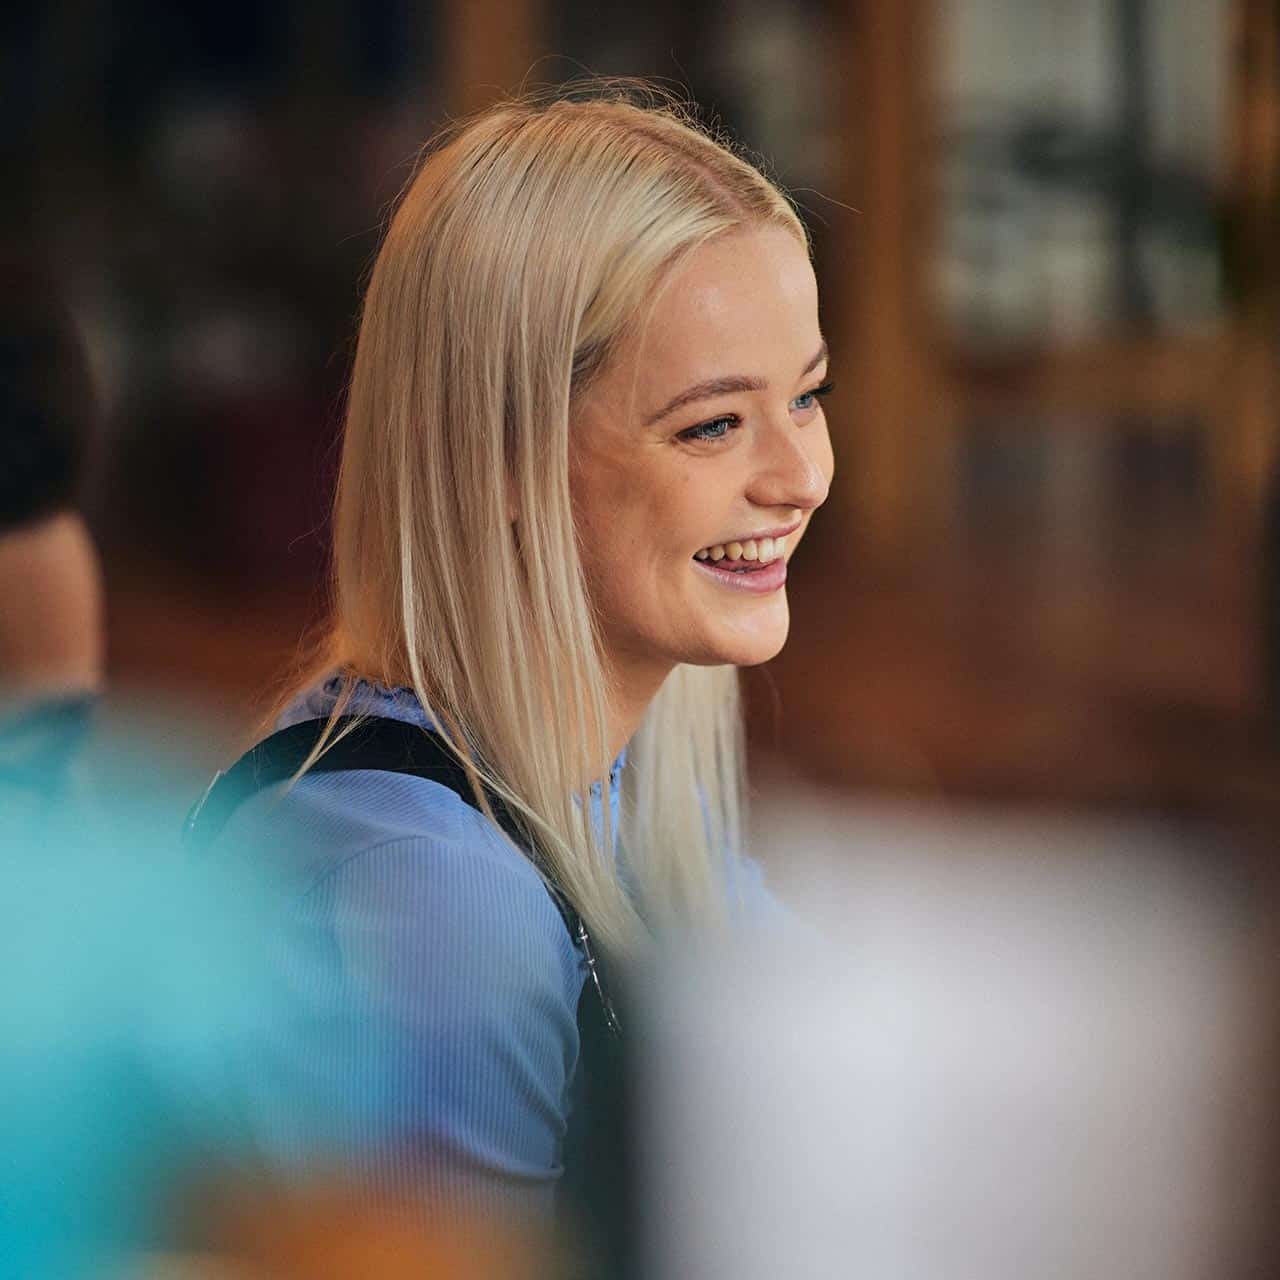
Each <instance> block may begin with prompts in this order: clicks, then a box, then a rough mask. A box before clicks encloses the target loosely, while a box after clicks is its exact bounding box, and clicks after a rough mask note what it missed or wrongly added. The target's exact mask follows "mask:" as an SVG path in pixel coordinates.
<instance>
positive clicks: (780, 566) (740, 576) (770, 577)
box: [693, 556, 787, 595]
mask: <svg viewBox="0 0 1280 1280" xmlns="http://www.w3.org/2000/svg"><path fill="white" fill-rule="evenodd" d="M693 567H694V569H695V570H696V571H697V572H698V573H702V574H705V575H706V576H707V577H708V578H710V579H711V580H712V581H713V582H716V583H717V584H719V585H720V586H723V587H725V588H728V589H729V590H734V591H746V592H748V593H750V594H753V595H768V594H770V593H771V592H774V591H777V590H778V589H779V588H780V587H782V586H783V585H784V584H785V583H786V581H787V562H786V560H784V559H783V558H782V557H781V556H779V557H778V559H776V560H771V561H770V562H769V563H768V564H759V563H758V562H757V563H751V562H746V563H745V564H743V565H742V566H734V567H732V568H730V567H728V566H727V565H726V564H724V563H723V562H721V563H716V562H715V561H710V560H695V561H694V562H693Z"/></svg>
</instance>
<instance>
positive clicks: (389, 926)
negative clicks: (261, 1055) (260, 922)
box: [276, 815, 582, 1216]
mask: <svg viewBox="0 0 1280 1280" xmlns="http://www.w3.org/2000/svg"><path fill="white" fill-rule="evenodd" d="M477 820H478V815H477ZM499 844H500V842H499V841H498V840H497V839H496V838H493V839H491V840H490V841H489V843H486V842H485V841H481V842H480V843H479V845H478V846H477V844H475V843H473V842H472V841H470V840H459V841H454V840H437V839H432V838H426V837H422V838H419V837H409V838H402V839H396V840H392V841H390V842H387V843H384V844H381V845H378V846H376V847H373V848H369V849H366V850H363V851H360V852H357V853H355V854H353V855H351V856H349V857H347V858H346V859H345V860H344V861H342V862H341V863H340V864H339V865H337V866H336V867H334V868H333V869H331V870H330V871H329V872H327V873H326V874H325V875H324V876H323V877H322V878H321V879H320V880H319V881H318V882H317V883H315V884H314V885H313V886H312V887H311V888H310V889H309V890H308V892H307V893H306V894H305V896H304V897H303V898H302V899H301V901H300V904H299V905H298V908H297V911H296V917H297V918H296V921H295V924H296V928H293V929H291V931H290V936H289V944H288V945H289V950H290V957H289V967H290V969H291V971H292V972H293V974H294V977H295V988H296V990H297V992H298V1003H297V1007H298V1009H299V1010H305V1009H311V1010H320V1011H322V1017H321V1024H322V1025H317V1024H316V1023H315V1021H314V1020H313V1019H310V1018H309V1017H307V1016H306V1015H305V1014H304V1015H302V1016H300V1017H299V1018H298V1020H297V1021H296V1023H295V1026H294V1029H293V1031H292V1032H288V1033H286V1035H285V1036H284V1037H283V1039H282V1041H281V1042H280V1043H279V1044H278V1045H277V1046H276V1054H277V1055H278V1058H279V1060H280V1065H281V1066H282V1068H283V1074H284V1077H285V1078H289V1077H292V1078H293V1079H295V1080H301V1079H307V1080H309V1081H311V1085H309V1086H308V1088H307V1089H305V1090H303V1092H304V1093H306V1094H308V1095H310V1096H312V1097H317V1096H324V1097H326V1098H328V1099H329V1100H330V1101H331V1105H332V1106H333V1107H334V1108H335V1109H336V1116H337V1119H338V1121H339V1123H338V1125H337V1126H336V1127H335V1130H334V1135H333V1136H334V1139H335V1141H336V1143H337V1145H338V1147H339V1150H338V1152H337V1154H338V1155H339V1156H340V1158H341V1159H342V1160H343V1162H344V1163H345V1164H346V1165H347V1166H348V1167H349V1168H350V1169H351V1170H352V1171H353V1172H354V1173H355V1174H356V1175H357V1176H358V1177H359V1179H360V1181H361V1182H362V1183H365V1184H366V1185H368V1186H369V1187H370V1188H371V1189H372V1190H374V1191H375V1192H378V1193H385V1194H389V1195H394V1196H413V1195H420V1194H426V1195H427V1196H428V1197H429V1198H430V1200H431V1202H432V1203H433V1204H434V1205H437V1206H439V1205H448V1204H450V1203H458V1204H460V1205H461V1207H463V1208H464V1209H467V1210H472V1211H479V1212H483V1213H488V1214H492V1213H495V1212H498V1213H506V1212H514V1213H518V1214H520V1213H531V1214H533V1215H535V1216H544V1215H545V1214H546V1213H548V1212H549V1210H550V1209H551V1207H552V1204H553V1197H554V1189H555V1185H556V1183H557V1180H558V1178H559V1175H560V1172H561V1164H560V1158H561V1146H562V1142H563V1138H564V1133H565V1127H566V1120H567V1111H568V1092H569V1085H570V1082H571V1080H572V1077H573V1072H574V1069H575V1067H576V1063H577V1055H578V1032H577V1019H576V1005H577V997H578V993H579V992H580V990H581V983H582V980H581V975H580V972H579V963H578V960H577V955H576V952H575V951H574V949H573V946H572V943H571V941H570V939H569V935H568V932H567V930H566V929H565V926H564V923H563V921H562V919H561V917H560V915H559V912H558V911H557V909H556V907H555V905H554V903H553V902H552V900H551V898H550V895H549V894H548V893H547V891H546V889H545V887H544V886H543V884H542V882H541V880H540V879H539V878H538V877H537V874H536V872H534V870H533V868H532V867H529V866H526V865H524V864H522V863H521V862H520V861H519V860H518V855H516V854H515V853H514V852H513V851H511V850H509V849H506V848H505V846H503V847H502V848H499ZM338 1011H340V1012H338ZM317 1082H319V1083H317ZM287 1095H288V1090H287V1089H284V1090H280V1091H278V1092H277V1097H280V1098H283V1099H284V1100H285V1104H286V1105H285V1110H286V1112H287V1109H288V1107H287ZM286 1128H287V1125H286Z"/></svg>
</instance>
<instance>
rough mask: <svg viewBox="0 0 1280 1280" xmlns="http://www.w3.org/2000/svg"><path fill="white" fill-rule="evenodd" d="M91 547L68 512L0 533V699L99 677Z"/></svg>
mask: <svg viewBox="0 0 1280 1280" xmlns="http://www.w3.org/2000/svg"><path fill="white" fill-rule="evenodd" d="M103 649H104V643H103V619H102V582H101V570H100V568H99V565H98V556H97V552H96V551H95V550H94V546H93V541H92V539H91V538H90V536H89V531H88V529H87V528H86V527H85V524H84V521H83V520H82V519H81V517H80V516H79V515H76V514H75V513H73V512H62V513H60V514H58V515H54V516H50V517H49V518H47V519H45V520H42V521H40V522H39V523H38V524H34V525H29V526H26V527H24V528H21V529H15V530H11V531H9V532H7V533H5V534H4V535H0V704H4V705H5V706H9V705H10V704H14V703H22V702H25V701H27V700H35V699H39V698H46V697H54V696H59V695H64V694H74V693H87V692H92V691H93V690H95V689H97V688H98V687H99V685H100V684H101V683H102V669H103V658H104V653H103Z"/></svg>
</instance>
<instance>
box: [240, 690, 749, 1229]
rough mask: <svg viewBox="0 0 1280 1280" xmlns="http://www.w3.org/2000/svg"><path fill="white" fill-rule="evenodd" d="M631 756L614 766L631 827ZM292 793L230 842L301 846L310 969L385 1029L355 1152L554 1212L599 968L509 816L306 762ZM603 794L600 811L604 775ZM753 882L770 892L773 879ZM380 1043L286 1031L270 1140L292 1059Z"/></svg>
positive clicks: (243, 824)
mask: <svg viewBox="0 0 1280 1280" xmlns="http://www.w3.org/2000/svg"><path fill="white" fill-rule="evenodd" d="M339 689H340V684H339V682H338V680H337V679H336V678H335V679H331V680H329V681H326V682H324V683H323V684H321V685H319V686H317V687H315V688H313V689H312V690H310V691H308V692H307V693H305V694H303V695H301V696H300V697H299V698H298V699H297V700H295V702H294V704H293V705H292V706H291V707H290V708H289V710H288V711H287V712H286V714H285V715H284V716H283V717H282V718H281V720H280V727H281V728H284V727H287V726H288V725H290V724H293V723H296V722H298V721H301V720H307V719H314V718H318V717H323V716H326V715H328V714H329V712H330V710H331V709H332V707H333V705H334V700H335V698H336V696H337V694H338V692H339ZM349 710H350V711H351V712H356V713H362V714H363V713H368V714H373V715H379V716H387V717H391V718H394V719H399V720H405V721H408V722H410V723H417V724H422V725H424V726H427V725H428V723H429V722H428V721H427V719H426V716H425V713H424V712H423V710H422V707H421V705H420V704H419V703H418V701H417V699H416V698H415V697H414V695H413V693H412V692H411V691H410V690H405V689H397V690H388V689H384V688H382V687H380V686H375V685H372V684H368V683H363V682H362V683H360V684H359V685H357V688H356V693H355V696H354V698H353V701H352V702H351V703H350V704H349ZM625 755H626V753H625V751H624V752H623V753H622V754H621V755H620V756H619V757H618V759H617V760H616V761H615V762H614V765H613V767H612V769H611V771H610V775H609V786H610V794H611V805H612V810H611V811H612V814H613V822H614V832H615V835H616V832H617V815H618V807H619V801H620V790H621V772H622V769H623V767H624V764H625ZM281 793H282V788H279V787H277V788H273V789H272V790H271V791H269V792H264V793H260V794H259V795H257V796H255V797H254V798H252V799H250V800H248V801H246V802H245V803H244V804H243V805H242V806H241V807H240V809H239V810H238V811H237V813H236V814H235V815H234V816H233V817H232V819H231V821H230V822H229V823H228V826H227V827H226V829H225V831H224V833H223V835H222V836H221V837H220V839H219V845H225V844H226V843H228V842H230V841H238V840H244V839H246V838H248V839H251V840H252V841H253V842H254V843H255V844H258V845H261V844H263V843H264V842H265V843H266V844H267V845H268V846H269V847H273V848H280V849H288V850H290V851H291V852H290V853H289V854H288V855H286V856H287V857H288V859H289V870H288V872H287V874H289V875H290V876H291V877H293V878H294V880H295V884H296V896H295V901H296V903H297V912H298V913H299V918H300V920H301V922H302V923H303V924H304V925H305V928H306V931H307V934H308V936H309V938H310V942H309V949H308V952H307V956H308V958H306V959H304V960H302V962H301V963H300V964H299V965H298V966H297V968H298V970H299V973H300V974H303V975H305V980H306V981H308V982H311V983H313V984H314V985H316V986H317V988H325V989H330V988H331V986H332V984H334V983H338V984H341V985H342V987H343V989H344V991H345V993H346V998H347V999H348V1000H350V1001H351V1002H352V1003H351V1005H350V1007H351V1008H353V1009H355V1010H358V1011H360V1012H359V1013H358V1015H357V1016H358V1019H359V1020H361V1021H363V1020H364V1019H366V1018H367V1019H372V1020H375V1021H376V1023H377V1030H376V1032H375V1034H374V1036H373V1039H374V1040H376V1042H377V1045H378V1048H377V1052H378V1053H385V1054H388V1055H389V1057H390V1063H389V1072H388V1077H387V1078H388V1081H389V1089H388V1090H387V1092H386V1093H385V1095H384V1097H383V1099H382V1105H381V1108H380V1111H379V1114H378V1116H377V1118H376V1120H373V1119H370V1116H369V1112H368V1110H367V1108H366V1109H365V1110H364V1111H362V1112H361V1115H362V1116H363V1118H362V1119H360V1120H358V1121H353V1122H352V1123H353V1127H362V1126H367V1125H370V1124H371V1125H373V1126H374V1127H373V1128H372V1129H369V1128H367V1127H365V1128H363V1131H361V1132H358V1133H352V1134H350V1135H349V1136H350V1139H351V1140H350V1142H349V1143H348V1144H347V1146H346V1149H345V1150H344V1151H343V1152H342V1153H341V1154H342V1155H343V1157H344V1159H347V1160H350V1161H353V1162H354V1165H355V1167H356V1170H357V1172H358V1173H359V1174H360V1176H362V1177H367V1178H368V1180H369V1181H370V1182H371V1183H372V1184H373V1185H375V1186H377V1187H378V1189H380V1190H386V1191H391V1192H396V1191H399V1192H409V1191H410V1190H411V1188H412V1187H414V1186H417V1187H421V1186H422V1185H423V1180H424V1177H425V1179H426V1180H427V1188H428V1190H429V1191H431V1190H435V1191H436V1192H437V1193H438V1194H439V1195H440V1196H442V1197H445V1198H449V1197H455V1196H456V1195H457V1194H458V1192H459V1190H460V1189H461V1190H462V1192H463V1194H464V1195H465V1196H466V1198H467V1200H468V1202H469V1204H470V1207H473V1208H475V1207H478V1208H481V1209H489V1210H510V1209H516V1210H527V1211H531V1212H532V1213H534V1214H535V1215H536V1216H543V1215H545V1214H546V1213H547V1211H549V1210H550V1209H551V1207H552V1203H553V1194H554V1189H555V1185H556V1182H557V1179H558V1178H559V1176H560V1174H561V1149H562V1142H563V1139H564V1135H565V1131H566V1127H567V1120H568V1111H569V1093H570V1086H571V1084H572V1082H573V1077H574V1071H575V1068H576V1065H577V1060H578V1050H579V1045H578V1028H577V1007H578V1001H579V997H580V996H581V994H582V989H583V983H584V980H585V977H586V969H585V965H584V963H583V960H582V956H581V953H580V952H579V951H578V950H577V949H576V948H575V947H574V945H573V942H572V940H571V939H570V937H569V933H568V930H567V929H566V927H565V924H564V920H563V919H562V917H561V915H560V913H559V911H558V910H557V908H556V905H555V903H554V902H553V901H552V898H551V896H550V894H549V893H548V892H547V889H546V886H545V885H544V884H543V882H542V880H541V879H540V877H539V876H538V874H537V872H536V871H535V870H534V868H533V866H532V865H531V863H530V862H529V860H528V858H527V857H526V856H525V855H524V854H523V853H522V852H521V851H520V850H518V849H517V848H515V847H514V846H513V845H512V844H511V843H510V842H509V841H508V840H507V839H506V838H505V837H504V836H503V835H502V833H501V832H500V831H499V829H498V828H497V827H496V826H495V825H494V824H493V823H491V822H490V821H489V820H488V819H487V818H485V817H484V816H483V815H482V814H480V813H479V812H478V811H477V810H476V809H474V808H473V807H472V806H471V805H469V804H467V803H466V802H465V801H463V800H462V799H461V798H460V797H459V796H458V795H456V794H455V793H454V792H453V791H451V790H449V789H448V788H446V787H444V786H442V785H440V784H437V783H434V782H430V781H428V780H426V779H423V778H417V777H411V776H407V775H402V774H393V773H386V772H377V771H372V770H368V771H366V770H352V771H347V772H339V773H328V774H314V775H306V776H304V777H303V778H302V780H301V781H300V782H299V783H298V784H297V785H296V786H294V787H293V788H292V789H291V790H288V791H287V792H284V793H283V794H281ZM591 803H592V806H593V808H594V809H595V811H596V812H597V814H599V813H600V811H601V809H602V797H601V795H600V791H599V786H598V785H597V787H596V788H595V790H594V792H593V794H592V796H591ZM597 824H599V818H598V819H597ZM597 829H599V826H598V825H597ZM748 876H749V877H750V872H749V873H748ZM755 891H756V893H757V895H758V896H760V897H762V898H763V897H766V896H767V895H765V894H764V891H763V889H762V887H761V886H760V885H759V883H758V881H757V883H756V889H755ZM317 966H318V967H317ZM322 973H323V976H321V974H322ZM331 1004H332V1002H330V1006H331ZM366 1030H367V1028H366ZM363 1037H364V1032H359V1033H357V1034H356V1036H355V1037H354V1039H352V1038H346V1037H334V1038H333V1039H332V1040H329V1041H326V1039H325V1035H324V1032H323V1029H320V1028H315V1027H309V1028H306V1029H305V1035H304V1037H303V1039H301V1040H300V1041H299V1042H298V1043H297V1044H296V1045H295V1046H294V1048H293V1049H292V1050H291V1049H290V1047H289V1045H288V1044H287V1043H283V1042H282V1043H281V1045H280V1046H279V1049H280V1054H281V1056H280V1060H279V1062H278V1063H277V1070H276V1071H275V1072H274V1073H273V1081H274V1087H275V1090H276V1092H275V1093H274V1095H270V1096H269V1095H268V1094H264V1096H263V1097H262V1098H261V1099H260V1102H261V1104H262V1107H263V1134H264V1137H265V1138H266V1141H267V1143H268V1146H269V1147H270V1148H273V1149H275V1150H276V1151H283V1152H285V1153H287V1152H288V1150H289V1148H290V1136H289V1135H290V1125H291V1120H290V1117H289V1115H288V1109H289V1101H290V1098H291V1097H292V1096H293V1090H292V1088H291V1086H290V1084H289V1076H290V1070H291V1068H290V1058H291V1055H293V1054H296V1055H298V1057H299V1061H297V1062H295V1064H294V1066H293V1068H292V1069H293V1070H298V1069H302V1070H305V1071H312V1070H325V1069H326V1068H325V1061H326V1059H327V1060H328V1064H329V1069H330V1071H331V1074H332V1075H335V1076H338V1077H342V1078H346V1079H348V1080H349V1081H350V1082H351V1086H352V1087H353V1088H362V1087H364V1085H365V1083H366V1082H367V1080H368V1079H369V1078H370V1076H369V1072H370V1071H371V1070H372V1069H373V1068H372V1065H371V1056H370V1055H371V1054H372V1053H373V1052H374V1050H372V1049H370V1048H369V1047H368V1045H365V1044H364V1043H363ZM286 1038H287V1037H286ZM344 1055H345V1057H344ZM339 1058H343V1060H342V1061H339V1060H338V1059H339ZM362 1072H363V1073H364V1074H361V1073H362ZM353 1101H362V1100H356V1099H353ZM363 1102H364V1103H367V1099H365V1100H363ZM354 1114H356V1113H355V1112H354V1111H353V1115H354ZM437 1173H438V1176H439V1181H438V1184H436V1185H435V1186H434V1187H433V1185H432V1178H433V1177H434V1176H435V1175H436V1174H437Z"/></svg>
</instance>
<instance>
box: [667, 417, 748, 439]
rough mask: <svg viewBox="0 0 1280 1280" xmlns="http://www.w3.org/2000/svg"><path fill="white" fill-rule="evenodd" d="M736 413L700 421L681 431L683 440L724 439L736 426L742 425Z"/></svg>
mask: <svg viewBox="0 0 1280 1280" xmlns="http://www.w3.org/2000/svg"><path fill="white" fill-rule="evenodd" d="M740 425H741V424H740V422H739V420H738V418H737V416H736V415H735V414H728V415H727V416H726V417H723V418H712V419H711V421H710V422H700V423H699V424H698V425H697V426H696V427H690V428H689V429H688V431H682V432H680V439H681V440H723V439H724V438H725V436H727V435H728V434H729V432H730V431H732V430H733V429H734V428H735V427H737V426H740Z"/></svg>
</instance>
